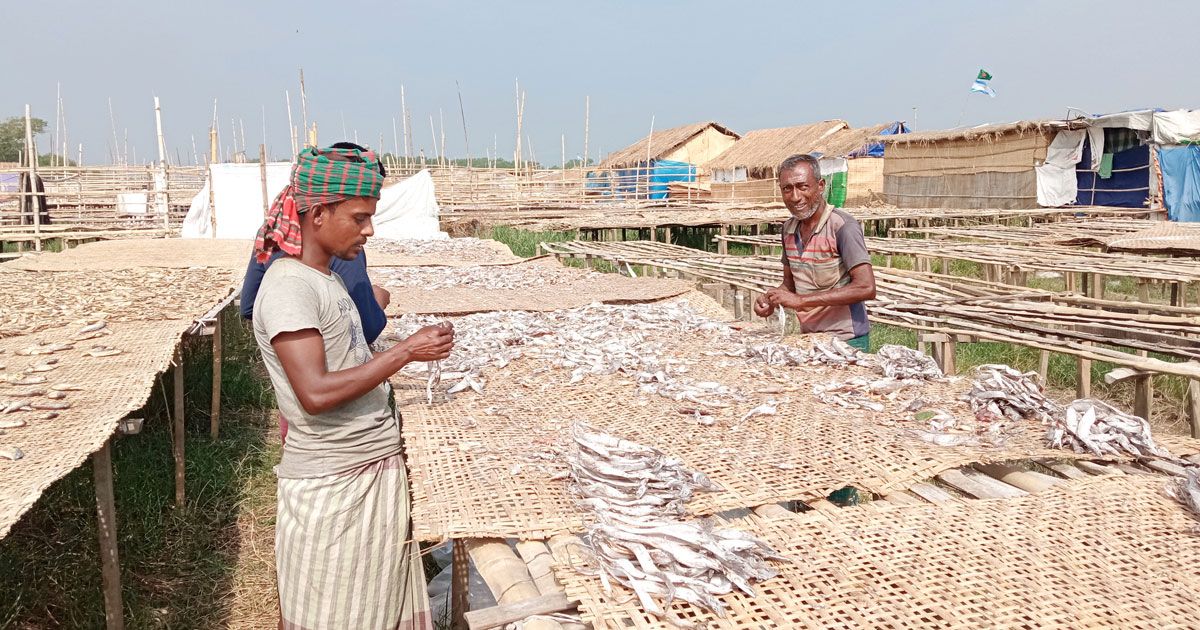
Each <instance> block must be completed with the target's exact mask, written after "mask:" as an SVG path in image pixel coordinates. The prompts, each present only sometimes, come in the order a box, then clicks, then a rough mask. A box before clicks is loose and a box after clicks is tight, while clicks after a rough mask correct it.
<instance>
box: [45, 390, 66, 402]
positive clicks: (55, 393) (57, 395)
mask: <svg viewBox="0 0 1200 630" xmlns="http://www.w3.org/2000/svg"><path fill="white" fill-rule="evenodd" d="M66 397H67V393H66V392H60V391H53V392H50V393H48V394H46V398H49V399H51V400H62V399H64V398H66Z"/></svg>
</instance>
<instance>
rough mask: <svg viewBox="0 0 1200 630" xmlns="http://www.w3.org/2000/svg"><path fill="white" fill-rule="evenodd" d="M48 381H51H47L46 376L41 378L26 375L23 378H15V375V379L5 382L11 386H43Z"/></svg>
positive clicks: (35, 375) (34, 375)
mask: <svg viewBox="0 0 1200 630" xmlns="http://www.w3.org/2000/svg"><path fill="white" fill-rule="evenodd" d="M47 380H49V379H47V378H46V377H45V376H39V375H37V374H26V375H23V376H21V377H20V378H15V375H14V378H12V379H5V380H4V382H5V383H8V384H9V385H41V384H42V383H45V382H46V381H47Z"/></svg>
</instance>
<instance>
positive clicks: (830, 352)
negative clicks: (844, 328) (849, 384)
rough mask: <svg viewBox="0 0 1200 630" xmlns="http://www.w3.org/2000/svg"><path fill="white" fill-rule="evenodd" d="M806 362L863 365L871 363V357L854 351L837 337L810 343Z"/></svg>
mask: <svg viewBox="0 0 1200 630" xmlns="http://www.w3.org/2000/svg"><path fill="white" fill-rule="evenodd" d="M808 361H809V363H818V364H825V365H863V364H870V363H871V355H869V354H867V353H865V352H861V351H859V350H856V349H854V347H852V346H851V345H850V344H848V343H846V342H845V341H842V340H841V339H838V338H837V337H831V338H830V339H828V340H825V341H821V340H817V341H814V342H813V343H812V346H811V347H810V348H809V351H808Z"/></svg>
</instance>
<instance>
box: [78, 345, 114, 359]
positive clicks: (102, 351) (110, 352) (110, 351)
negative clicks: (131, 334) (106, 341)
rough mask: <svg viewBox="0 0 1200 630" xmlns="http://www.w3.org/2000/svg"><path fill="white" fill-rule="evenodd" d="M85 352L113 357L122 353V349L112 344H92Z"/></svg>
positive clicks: (95, 355) (91, 354)
mask: <svg viewBox="0 0 1200 630" xmlns="http://www.w3.org/2000/svg"><path fill="white" fill-rule="evenodd" d="M84 354H86V355H88V356H92V357H111V356H116V355H118V354H121V349H120V348H114V347H112V346H92V347H91V348H90V349H88V351H87V352H85V353H84Z"/></svg>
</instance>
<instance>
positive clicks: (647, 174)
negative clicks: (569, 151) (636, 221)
mask: <svg viewBox="0 0 1200 630" xmlns="http://www.w3.org/2000/svg"><path fill="white" fill-rule="evenodd" d="M694 181H696V166H695V165H694V164H688V163H687V162H676V161H674V160H652V161H651V162H650V166H646V164H645V163H642V164H639V165H637V166H635V167H633V168H623V169H619V170H618V171H616V176H615V177H611V178H610V177H608V176H607V174H600V173H588V175H587V182H586V183H585V184H584V186H585V187H586V189H587V190H588V192H592V193H599V194H601V195H605V196H612V197H619V198H622V199H634V198H637V199H666V198H667V185H668V184H669V183H671V182H694Z"/></svg>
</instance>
